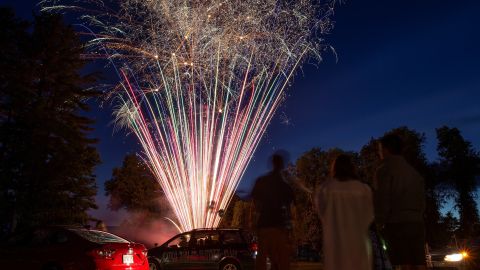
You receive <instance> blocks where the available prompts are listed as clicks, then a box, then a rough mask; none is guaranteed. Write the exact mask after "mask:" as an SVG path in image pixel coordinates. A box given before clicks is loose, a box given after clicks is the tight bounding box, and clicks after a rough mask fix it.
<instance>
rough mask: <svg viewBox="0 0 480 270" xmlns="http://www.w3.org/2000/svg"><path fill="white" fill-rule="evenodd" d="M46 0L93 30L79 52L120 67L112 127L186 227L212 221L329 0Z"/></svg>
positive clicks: (323, 21) (326, 25)
mask: <svg viewBox="0 0 480 270" xmlns="http://www.w3.org/2000/svg"><path fill="white" fill-rule="evenodd" d="M58 2H68V1H58V0H46V1H43V3H42V5H43V7H44V10H46V11H56V10H71V11H78V12H80V13H81V16H80V17H81V18H82V19H84V20H85V21H86V24H85V25H88V27H89V29H94V30H93V31H92V32H95V34H94V35H92V36H93V38H91V40H90V42H89V43H88V44H89V48H90V53H89V54H87V55H86V58H92V59H95V58H100V57H104V56H105V55H108V56H109V59H110V60H111V62H112V63H114V65H116V66H119V67H120V68H119V70H120V71H119V76H120V78H121V79H122V82H121V83H120V86H121V87H120V89H123V90H121V91H118V90H115V91H114V96H115V97H117V98H116V100H118V101H119V107H118V110H117V111H116V112H115V113H116V120H117V124H118V125H119V126H123V127H127V128H129V129H130V130H131V131H132V132H133V133H134V134H135V135H136V137H137V138H138V141H139V143H140V145H141V146H142V148H143V154H142V156H143V159H144V160H145V162H146V163H147V164H148V165H149V167H150V169H151V171H152V172H153V174H154V175H155V177H156V179H157V180H158V182H159V184H160V185H161V187H162V189H163V191H164V192H165V195H166V197H167V198H168V201H169V202H170V204H171V206H172V209H173V211H174V212H175V214H176V218H177V222H178V224H179V227H180V228H181V230H184V231H186V230H190V229H193V228H199V227H215V226H217V225H218V224H219V222H220V219H221V215H220V214H219V213H221V212H222V210H224V209H226V208H227V206H228V203H229V201H230V200H231V198H232V196H233V194H234V191H235V190H236V188H237V186H238V184H239V181H240V179H241V177H242V175H243V173H244V172H245V168H246V167H247V165H248V163H249V162H250V160H251V158H252V155H253V153H254V151H255V149H256V148H257V146H258V144H259V142H260V139H261V138H262V135H263V134H264V132H265V130H266V128H267V126H268V124H269V122H270V120H271V119H272V117H273V115H274V113H275V111H276V109H277V108H278V107H279V105H280V103H281V101H282V100H283V98H284V90H285V88H286V87H287V85H288V83H289V81H290V79H291V77H292V76H293V74H294V72H295V70H296V68H297V67H298V66H299V65H300V64H301V63H303V61H305V59H307V57H309V56H314V57H318V58H319V57H320V52H321V51H322V50H324V49H325V48H327V47H326V46H325V45H323V40H322V38H321V35H322V34H324V33H326V32H328V31H329V30H330V29H331V27H332V24H331V22H330V20H329V16H330V15H331V13H332V11H333V5H334V3H335V0H326V1H321V0H316V1H315V0H296V1H288V0H263V1H261V0H120V1H112V2H111V3H106V2H104V1H101V0H90V1H83V5H81V6H80V5H68V4H63V3H62V5H60V4H58ZM73 2H74V3H75V2H76V1H73ZM92 6H95V8H94V9H92V8H91V7H92ZM109 6H112V7H115V8H108V7H109ZM115 10H116V11H115ZM86 27H87V26H86ZM115 89H118V87H117V88H115Z"/></svg>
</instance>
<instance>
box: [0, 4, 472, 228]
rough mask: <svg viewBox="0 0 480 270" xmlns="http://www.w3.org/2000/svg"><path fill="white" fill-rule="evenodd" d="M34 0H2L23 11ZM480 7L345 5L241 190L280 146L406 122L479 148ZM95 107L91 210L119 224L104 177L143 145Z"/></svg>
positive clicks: (353, 140)
mask: <svg viewBox="0 0 480 270" xmlns="http://www.w3.org/2000/svg"><path fill="white" fill-rule="evenodd" d="M36 2H37V1H32V0H21V1H19V0H15V1H14V0H0V4H2V5H4V4H6V5H9V6H13V7H14V8H15V10H16V12H17V14H18V15H19V16H21V17H24V18H30V17H31V14H32V10H33V9H36V8H35V3H36ZM478 14H480V1H474V0H472V1H465V0H460V1H446V0H421V1H419V0H389V1H381V0H376V1H374V0H349V1H344V3H343V4H341V5H339V6H337V8H336V13H335V16H334V20H335V21H336V27H335V29H334V30H333V32H332V34H331V35H329V36H328V37H327V40H328V42H329V44H330V45H331V46H333V47H334V48H335V51H336V53H337V55H338V58H336V57H335V55H334V54H333V53H331V52H330V53H326V54H325V55H324V61H323V62H322V63H320V64H318V65H313V64H310V65H308V64H307V65H304V66H303V70H302V71H301V72H299V73H298V74H297V76H296V77H295V79H294V81H293V82H294V83H293V85H292V87H291V88H290V89H289V90H288V98H287V100H286V102H285V103H284V104H283V106H282V107H281V108H280V109H279V111H278V112H277V116H276V117H275V118H274V120H273V122H272V123H271V125H270V127H269V128H268V131H267V133H266V134H265V136H264V139H263V140H262V142H261V144H260V146H259V147H258V149H257V152H256V153H255V155H254V158H253V159H252V162H251V163H250V165H249V167H248V169H247V171H246V173H245V175H244V177H243V179H242V182H241V184H240V187H239V190H240V191H241V194H246V193H248V192H249V191H250V188H251V186H252V184H253V181H254V180H255V178H256V177H257V176H258V175H260V174H262V173H264V172H266V170H267V160H268V156H269V155H270V154H271V153H272V152H273V151H275V149H285V150H287V151H289V152H290V154H291V156H292V161H294V160H295V159H296V158H297V157H298V156H299V155H301V154H302V153H303V152H305V151H308V150H309V149H310V148H312V147H321V148H323V149H328V148H331V147H339V148H342V149H344V150H353V151H359V150H360V149H361V147H362V146H363V145H364V144H366V143H367V142H368V141H369V140H370V138H371V137H378V136H381V135H382V134H383V133H385V132H386V131H388V130H390V129H392V128H396V127H399V126H403V125H406V126H408V127H410V128H413V129H415V130H417V131H419V132H424V133H425V134H426V136H427V144H426V147H425V150H426V153H427V157H428V158H429V159H430V160H435V159H436V158H437V156H436V153H435V152H436V151H435V148H436V140H435V128H437V127H440V126H442V125H449V126H451V127H457V128H459V129H460V130H461V131H462V133H463V135H464V137H465V138H466V139H467V140H470V141H471V142H472V143H473V145H474V146H475V147H476V148H477V150H480V136H479V135H480V106H479V105H478V103H479V101H480V76H479V73H480V50H479V48H480V30H479V26H480V16H478ZM67 19H68V20H69V21H72V22H73V18H67ZM97 65H98V66H99V67H101V65H99V64H97ZM105 74H106V76H107V77H108V76H111V75H110V74H111V72H105ZM107 79H111V80H115V79H116V78H107ZM89 115H91V116H92V117H94V118H95V119H96V120H97V122H96V124H95V126H94V127H95V131H94V132H93V134H92V136H93V137H97V138H99V139H100V143H99V145H98V149H99V151H100V154H101V158H102V161H103V164H102V165H100V166H99V167H98V168H97V171H96V173H97V176H98V186H99V192H98V196H97V203H98V204H99V206H100V209H99V210H98V211H94V212H93V213H94V215H96V216H97V217H99V218H104V219H106V220H107V222H109V223H111V224H115V223H118V221H119V220H120V218H121V216H122V215H124V213H111V212H110V211H108V210H106V204H107V200H106V198H105V197H104V196H103V195H104V191H103V183H104V182H105V180H107V179H109V178H110V176H111V171H112V168H113V167H116V166H119V165H121V162H122V160H123V157H124V156H125V154H126V153H128V152H135V151H137V150H139V146H138V145H137V143H136V141H135V138H133V137H132V136H125V134H126V133H125V132H124V131H117V132H114V126H113V125H112V124H111V121H112V117H111V108H110V107H109V106H108V104H104V105H103V106H99V104H98V103H96V102H92V111H91V112H90V113H89ZM242 192H243V193H242ZM446 208H447V210H448V208H449V206H448V205H447V206H446Z"/></svg>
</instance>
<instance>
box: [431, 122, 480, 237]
mask: <svg viewBox="0 0 480 270" xmlns="http://www.w3.org/2000/svg"><path fill="white" fill-rule="evenodd" d="M437 139H438V146H437V150H438V154H439V156H440V163H439V165H440V168H441V171H440V176H441V179H442V180H443V181H445V182H446V183H447V184H450V185H451V186H452V187H453V188H454V190H455V191H456V194H455V206H456V208H457V209H458V212H459V216H460V222H459V224H460V227H459V235H460V236H461V237H469V236H472V235H473V233H474V227H475V225H476V224H478V223H479V215H478V210H477V204H476V202H475V199H474V195H475V194H474V192H475V189H476V177H478V176H479V175H480V156H479V153H478V152H476V151H475V150H474V149H473V147H472V144H471V143H470V142H469V141H467V140H465V139H464V138H463V136H462V135H461V133H460V130H458V129H457V128H449V127H446V126H444V127H441V128H438V129H437Z"/></svg>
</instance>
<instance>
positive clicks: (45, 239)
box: [30, 229, 52, 246]
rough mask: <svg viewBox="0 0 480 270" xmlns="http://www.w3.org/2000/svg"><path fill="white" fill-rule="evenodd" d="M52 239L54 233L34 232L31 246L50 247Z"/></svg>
mask: <svg viewBox="0 0 480 270" xmlns="http://www.w3.org/2000/svg"><path fill="white" fill-rule="evenodd" d="M51 238H52V232H51V231H49V230H47V229H38V230H35V231H33V234H32V240H31V242H30V244H31V245H32V246H43V245H48V244H49V243H50V240H51Z"/></svg>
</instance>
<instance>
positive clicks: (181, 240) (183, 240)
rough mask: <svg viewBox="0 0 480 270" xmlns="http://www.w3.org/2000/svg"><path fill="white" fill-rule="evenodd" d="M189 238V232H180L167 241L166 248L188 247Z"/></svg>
mask: <svg viewBox="0 0 480 270" xmlns="http://www.w3.org/2000/svg"><path fill="white" fill-rule="evenodd" d="M190 239H191V234H189V233H184V234H181V235H179V236H178V237H175V238H174V239H172V240H171V241H170V242H168V244H167V247H168V248H182V247H188V244H189V242H190Z"/></svg>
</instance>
